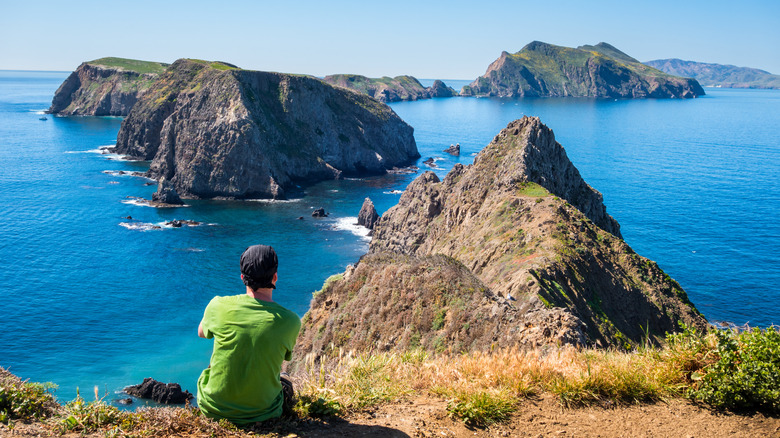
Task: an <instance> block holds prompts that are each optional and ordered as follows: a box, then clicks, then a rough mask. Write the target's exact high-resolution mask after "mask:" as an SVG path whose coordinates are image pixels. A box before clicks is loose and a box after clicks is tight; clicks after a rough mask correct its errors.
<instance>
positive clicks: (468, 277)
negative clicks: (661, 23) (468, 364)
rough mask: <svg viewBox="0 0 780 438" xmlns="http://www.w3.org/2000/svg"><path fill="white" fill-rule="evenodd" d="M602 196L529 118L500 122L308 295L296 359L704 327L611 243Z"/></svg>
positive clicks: (644, 336) (688, 306)
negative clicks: (466, 159) (477, 148)
mask: <svg viewBox="0 0 780 438" xmlns="http://www.w3.org/2000/svg"><path fill="white" fill-rule="evenodd" d="M601 199H602V198H601V194H599V193H598V192H597V191H596V190H595V189H593V188H591V187H590V186H589V185H587V183H585V182H584V181H583V180H582V178H581V177H580V175H579V173H578V172H577V171H576V168H575V167H574V165H573V164H571V162H570V161H569V160H568V158H567V157H566V153H565V151H564V149H563V147H562V146H561V145H560V144H559V143H558V142H556V141H555V138H554V134H553V132H552V130H550V129H549V128H548V127H547V126H545V125H544V124H542V123H541V121H540V120H539V119H538V118H535V117H523V118H522V119H520V120H516V121H514V122H511V123H510V124H509V125H508V126H507V127H506V128H505V129H503V130H502V131H501V132H500V133H499V134H498V135H496V137H495V138H494V139H493V141H492V142H491V143H490V144H488V145H487V146H486V147H485V148H484V149H483V150H482V151H481V152H480V153H479V154H478V155H477V156H476V157H475V159H474V163H473V164H471V165H468V166H463V165H460V164H457V165H456V166H455V167H454V168H453V169H452V170H451V171H450V172H449V174H447V176H446V177H445V178H444V179H443V180H440V179H439V177H437V175H436V174H434V173H433V172H426V173H424V174H422V175H420V176H419V177H417V178H416V179H415V180H414V181H413V182H412V183H411V184H410V185H409V187H408V188H407V189H406V191H405V192H404V194H403V195H402V196H401V198H400V200H399V202H398V204H397V205H396V206H394V207H392V208H390V209H389V210H388V211H387V212H385V213H384V214H383V215H382V216H381V217H380V219H379V221H378V223H377V224H376V225H375V227H374V234H373V237H372V240H371V243H370V246H369V251H368V254H366V255H365V256H364V257H362V258H361V260H360V261H359V262H358V263H357V264H356V265H355V266H354V267H349V268H348V269H347V270H346V272H344V273H343V274H339V275H337V276H334V277H331V278H330V279H328V281H327V282H326V283H325V285H324V286H323V289H322V290H321V291H318V292H316V293H315V295H314V297H313V299H312V302H311V307H310V310H309V312H308V313H307V314H306V315H305V316H304V318H303V328H302V331H301V335H300V337H299V340H298V344H297V345H296V355H295V357H296V358H297V359H295V360H296V361H298V363H299V364H300V363H303V362H306V363H310V362H311V361H314V362H317V361H327V360H329V359H330V358H333V357H334V355H337V354H343V353H346V352H348V351H405V350H406V349H409V348H417V347H420V348H423V349H425V350H428V351H431V352H449V353H453V354H457V353H462V352H470V351H490V350H492V349H494V348H504V347H507V348H519V349H533V348H538V347H544V346H560V345H575V346H593V347H604V348H607V347H616V348H619V349H631V348H633V347H634V346H636V345H639V344H641V343H642V342H646V341H647V342H651V343H657V342H659V341H660V340H661V339H662V338H663V337H664V335H665V334H666V333H667V332H676V331H678V330H679V325H678V324H679V323H680V322H684V323H685V324H687V325H689V326H692V327H696V328H704V327H706V326H707V322H706V320H705V319H704V317H703V316H702V315H701V314H700V313H699V312H698V310H697V309H696V308H695V306H694V305H693V304H692V303H691V302H690V301H689V299H688V297H687V295H686V293H685V291H683V289H682V288H681V287H680V285H679V284H678V283H677V282H675V281H674V280H673V279H671V278H670V277H669V276H668V275H666V274H665V273H664V272H663V271H662V270H661V269H660V268H659V267H658V265H657V264H656V263H654V262H653V261H651V260H648V259H646V258H644V257H642V256H640V255H638V254H636V253H635V252H634V251H633V250H632V249H631V248H630V247H629V246H628V244H626V242H625V241H623V239H622V238H621V237H620V231H619V225H618V224H617V222H616V221H615V220H614V219H613V218H612V217H611V216H609V215H608V214H607V213H606V208H605V206H604V204H603V202H602V200H601ZM339 351H341V353H338V352H339ZM293 365H294V366H297V365H296V364H293Z"/></svg>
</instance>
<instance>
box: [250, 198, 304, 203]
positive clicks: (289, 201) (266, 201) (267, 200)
mask: <svg viewBox="0 0 780 438" xmlns="http://www.w3.org/2000/svg"><path fill="white" fill-rule="evenodd" d="M301 199H302V198H293V199H247V201H249V202H262V203H264V204H289V203H293V202H301Z"/></svg>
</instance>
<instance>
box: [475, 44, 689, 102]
mask: <svg viewBox="0 0 780 438" xmlns="http://www.w3.org/2000/svg"><path fill="white" fill-rule="evenodd" d="M461 94H462V95H466V96H468V95H475V96H497V97H566V96H570V97H609V98H644V97H657V98H664V97H696V96H700V95H703V94H704V90H703V89H702V88H701V86H700V85H699V84H698V82H696V81H695V80H694V79H688V78H679V77H676V76H672V75H670V74H667V73H664V72H662V71H660V70H657V69H655V68H652V67H650V66H647V65H644V64H642V63H640V62H639V61H637V60H636V59H634V58H633V57H631V56H629V55H627V54H625V53H623V52H622V51H620V50H618V49H617V48H615V47H614V46H612V45H610V44H607V43H599V44H596V45H586V46H580V47H577V48H571V47H563V46H556V45H553V44H548V43H544V42H541V41H533V42H531V43H529V44H527V45H526V46H525V47H523V49H522V50H520V51H519V52H517V53H514V54H510V53H508V52H503V53H501V56H500V57H499V58H498V59H497V60H496V61H494V62H493V63H492V64H491V65H490V66H489V67H488V69H487V71H486V72H485V74H484V75H482V76H480V77H479V78H477V79H476V80H475V81H474V82H472V83H471V84H469V85H467V86H465V87H463V91H462V93H461Z"/></svg>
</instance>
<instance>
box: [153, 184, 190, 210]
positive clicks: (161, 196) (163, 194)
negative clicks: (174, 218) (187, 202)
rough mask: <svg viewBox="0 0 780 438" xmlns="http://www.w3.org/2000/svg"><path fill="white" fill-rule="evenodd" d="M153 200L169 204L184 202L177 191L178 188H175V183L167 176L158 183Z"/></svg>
mask: <svg viewBox="0 0 780 438" xmlns="http://www.w3.org/2000/svg"><path fill="white" fill-rule="evenodd" d="M152 202H157V203H161V204H169V205H182V204H184V202H182V200H181V197H179V194H178V193H177V192H176V189H175V188H173V184H171V183H170V181H168V180H167V179H165V178H163V179H161V180H160V182H159V184H158V185H157V191H156V192H154V193H152Z"/></svg>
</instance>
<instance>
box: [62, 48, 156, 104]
mask: <svg viewBox="0 0 780 438" xmlns="http://www.w3.org/2000/svg"><path fill="white" fill-rule="evenodd" d="M167 67H168V64H165V63H162V62H150V61H139V60H135V59H124V58H100V59H96V60H94V61H87V62H84V63H82V64H81V65H80V66H79V67H78V68H77V69H76V71H74V72H73V73H71V74H70V76H68V78H67V79H65V82H63V83H62V85H60V87H59V88H58V89H57V91H56V92H55V93H54V99H53V100H52V103H51V107H50V108H49V110H48V111H47V112H48V113H49V114H59V115H67V116H126V115H128V114H129V113H130V109H131V108H132V107H133V105H135V103H136V102H137V101H138V99H139V98H140V97H141V96H143V95H144V93H146V91H147V90H148V89H149V87H151V86H152V84H153V83H154V81H155V80H156V79H157V77H158V76H159V75H160V74H161V73H162V72H164V71H165V69H166V68H167Z"/></svg>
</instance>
